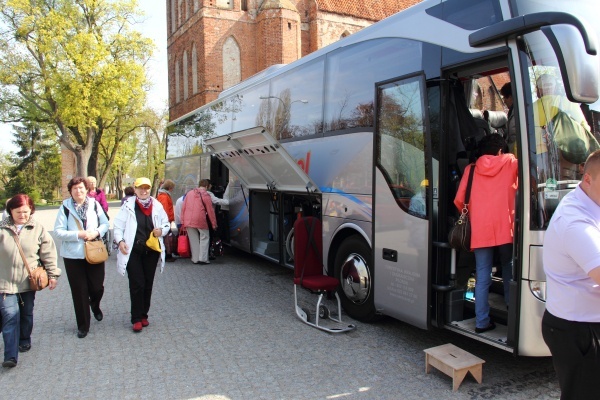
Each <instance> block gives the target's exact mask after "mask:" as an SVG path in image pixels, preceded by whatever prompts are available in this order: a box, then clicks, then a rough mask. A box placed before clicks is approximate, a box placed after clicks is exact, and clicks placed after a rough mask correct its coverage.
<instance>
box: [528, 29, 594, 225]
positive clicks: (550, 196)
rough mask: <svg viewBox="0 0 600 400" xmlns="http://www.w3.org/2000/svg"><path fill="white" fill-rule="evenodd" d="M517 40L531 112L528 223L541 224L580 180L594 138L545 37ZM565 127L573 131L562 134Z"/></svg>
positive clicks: (537, 36) (533, 36)
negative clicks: (567, 92)
mask: <svg viewBox="0 0 600 400" xmlns="http://www.w3.org/2000/svg"><path fill="white" fill-rule="evenodd" d="M521 45H522V46H521V48H522V52H523V53H524V55H525V56H526V59H527V62H528V65H527V71H526V74H524V76H525V79H527V81H526V82H525V85H524V86H525V88H526V94H529V96H526V102H527V103H526V104H527V107H528V109H530V110H531V115H532V121H530V128H529V130H528V140H529V157H530V165H531V171H530V177H531V181H532V182H531V185H532V188H533V191H534V194H533V195H532V196H531V209H532V212H531V221H530V222H531V224H530V226H531V228H532V229H545V228H546V227H547V225H548V223H549V222H550V218H551V217H552V214H553V213H554V210H555V209H556V207H557V206H558V203H559V202H560V200H561V199H562V198H563V197H564V196H565V195H566V194H567V193H568V192H570V191H571V190H573V189H574V188H575V187H576V186H577V184H578V183H579V181H580V180H581V175H582V166H583V163H584V162H585V159H586V158H587V156H588V155H589V154H590V153H591V152H592V151H594V150H596V149H598V148H600V144H599V143H598V136H597V133H598V132H596V136H594V133H592V126H593V124H592V123H590V121H588V120H587V119H586V116H585V114H584V112H583V110H582V107H581V105H580V104H577V103H572V102H570V101H569V100H568V99H567V97H566V95H565V90H564V84H563V77H562V76H561V72H560V69H559V67H558V61H557V60H556V56H555V55H554V53H553V51H552V47H551V45H550V43H549V42H548V40H547V39H546V37H545V36H544V35H543V34H542V33H540V32H534V33H530V34H527V35H525V37H524V40H523V42H522V43H521ZM527 90H528V92H527ZM569 127H570V128H569ZM567 132H568V135H573V137H570V138H569V139H568V140H564V135H565V134H567ZM575 132H577V133H578V134H579V136H576V135H575Z"/></svg>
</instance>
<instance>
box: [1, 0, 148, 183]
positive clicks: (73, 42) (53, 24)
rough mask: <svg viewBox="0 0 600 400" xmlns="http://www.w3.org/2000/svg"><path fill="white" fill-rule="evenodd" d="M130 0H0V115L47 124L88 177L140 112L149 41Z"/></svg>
mask: <svg viewBox="0 0 600 400" xmlns="http://www.w3.org/2000/svg"><path fill="white" fill-rule="evenodd" d="M139 16H140V13H139V11H138V10H137V2H136V1H135V0H0V23H1V24H2V25H3V28H4V29H3V31H2V32H1V36H0V65H2V68H1V69H0V120H1V121H4V122H9V121H12V122H17V121H18V122H21V121H28V122H35V123H40V124H52V125H53V126H54V127H55V130H56V133H57V136H58V138H59V140H60V142H61V143H62V144H63V145H64V146H65V147H66V148H67V149H68V150H70V151H72V152H73V153H74V154H75V156H76V160H77V173H78V174H80V175H87V172H88V160H89V159H90V157H91V156H92V155H96V157H93V160H94V163H93V169H94V170H95V168H96V163H97V159H98V158H97V152H98V151H99V148H100V143H101V142H102V139H103V135H104V134H107V135H108V132H112V135H113V136H112V139H114V141H113V144H112V146H111V148H113V149H115V148H118V145H119V143H120V141H122V140H123V139H124V137H125V136H124V135H123V132H127V131H128V130H130V129H132V128H131V125H132V124H131V122H130V121H131V120H134V119H136V118H137V117H138V115H139V114H140V113H141V111H142V110H143V106H144V102H145V89H146V86H147V81H146V75H145V69H144V68H145V67H144V65H145V63H146V62H147V60H148V58H149V57H150V55H151V54H152V50H153V47H154V45H153V43H152V41H151V40H150V39H148V38H145V37H142V35H141V34H140V33H139V32H137V31H135V30H133V29H132V27H133V25H134V24H135V23H136V20H137V19H138V18H139Z"/></svg>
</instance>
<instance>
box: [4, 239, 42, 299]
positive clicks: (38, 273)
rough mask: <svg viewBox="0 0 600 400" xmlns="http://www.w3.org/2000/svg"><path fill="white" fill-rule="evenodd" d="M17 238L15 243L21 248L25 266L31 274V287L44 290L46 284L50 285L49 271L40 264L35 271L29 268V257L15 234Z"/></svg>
mask: <svg viewBox="0 0 600 400" xmlns="http://www.w3.org/2000/svg"><path fill="white" fill-rule="evenodd" d="M13 238H14V239H15V243H16V244H17V247H18V248H19V253H21V257H22V258H23V263H24V264H25V268H26V269H27V273H28V274H29V288H30V289H31V290H35V291H38V290H42V289H44V288H45V287H46V286H48V273H47V272H46V269H45V268H44V266H43V265H41V264H40V265H39V266H38V267H37V268H36V269H34V270H33V271H32V270H31V268H29V263H28V262H27V258H26V257H25V253H24V252H23V248H22V247H21V242H20V241H19V238H18V236H17V235H16V234H15V235H13Z"/></svg>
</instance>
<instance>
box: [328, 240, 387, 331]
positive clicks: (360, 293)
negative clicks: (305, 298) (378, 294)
mask: <svg viewBox="0 0 600 400" xmlns="http://www.w3.org/2000/svg"><path fill="white" fill-rule="evenodd" d="M372 259H373V257H372V255H371V248H370V247H369V246H368V245H367V243H366V242H365V241H364V240H363V239H362V238H361V237H359V236H350V237H349V238H348V239H346V240H344V241H343V242H342V244H341V246H340V247H339V249H338V251H337V255H336V257H335V277H336V278H338V279H339V280H340V287H339V288H338V294H339V295H340V300H341V302H342V306H343V307H344V310H346V312H347V313H348V315H349V316H350V317H352V318H354V319H357V320H359V321H363V322H368V321H373V320H374V319H376V318H377V316H376V313H375V303H374V301H373V266H372V264H371V263H372V261H371V260H372Z"/></svg>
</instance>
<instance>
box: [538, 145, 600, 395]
mask: <svg viewBox="0 0 600 400" xmlns="http://www.w3.org/2000/svg"><path fill="white" fill-rule="evenodd" d="M543 262H544V271H545V272H546V278H547V300H546V312H545V313H544V317H543V319H542V334H543V337H544V341H545V342H546V344H547V345H548V347H549V348H550V352H551V353H552V361H553V364H554V369H555V370H556V375H557V377H558V380H559V385H560V390H561V399H577V400H581V399H598V398H600V393H599V392H598V389H597V387H596V382H597V380H598V379H599V378H600V150H599V151H595V152H594V153H592V154H591V155H590V156H589V157H588V159H587V161H586V163H585V167H584V170H583V177H582V180H581V182H580V183H579V185H578V186H577V188H575V190H574V191H572V192H571V193H569V194H567V195H566V196H565V197H564V198H563V199H562V201H561V202H560V204H559V205H558V207H557V209H556V211H555V212H554V215H553V216H552V219H551V220H550V225H549V226H548V230H547V231H546V236H545V238H544V248H543Z"/></svg>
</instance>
